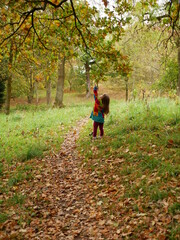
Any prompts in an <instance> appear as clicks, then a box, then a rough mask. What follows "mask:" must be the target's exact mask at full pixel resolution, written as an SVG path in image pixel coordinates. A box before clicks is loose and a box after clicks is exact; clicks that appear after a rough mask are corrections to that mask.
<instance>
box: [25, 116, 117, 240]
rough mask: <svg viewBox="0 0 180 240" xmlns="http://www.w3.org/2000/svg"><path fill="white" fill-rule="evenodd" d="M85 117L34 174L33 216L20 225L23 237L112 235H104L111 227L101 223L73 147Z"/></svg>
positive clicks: (66, 238)
mask: <svg viewBox="0 0 180 240" xmlns="http://www.w3.org/2000/svg"><path fill="white" fill-rule="evenodd" d="M87 120H88V119H84V120H83V121H81V122H79V123H78V124H77V127H75V128H72V129H71V131H70V132H69V133H68V134H67V135H66V137H65V140H64V143H63V144H62V147H61V151H60V152H59V154H58V155H57V156H56V157H54V158H47V159H45V160H44V163H45V171H44V172H42V173H41V175H40V176H36V177H37V184H38V185H39V186H41V189H39V190H40V192H39V201H38V202H37V204H36V206H35V207H34V208H35V211H36V216H35V217H34V218H33V219H34V220H33V221H32V222H31V223H30V226H29V227H27V228H26V229H23V231H24V232H22V234H23V237H24V238H25V239H41V240H42V239H43V240H46V239H58V240H73V239H74V240H78V239H79V240H80V239H82V240H86V239H92V240H93V239H97V240H101V239H113V238H111V237H110V236H109V237H108V238H107V234H108V232H109V231H110V232H111V230H110V229H108V226H105V225H104V222H103V217H102V214H101V212H97V211H96V208H95V203H93V200H92V197H91V196H90V194H89V190H88V185H87V183H86V179H87V176H86V174H85V173H84V171H83V169H82V168H81V163H82V159H80V158H79V156H78V153H77V150H76V140H77V138H78V136H79V131H80V130H81V128H82V127H83V126H84V124H86V123H87ZM108 235H109V234H108Z"/></svg>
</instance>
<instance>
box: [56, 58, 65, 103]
mask: <svg viewBox="0 0 180 240" xmlns="http://www.w3.org/2000/svg"><path fill="white" fill-rule="evenodd" d="M64 78H65V57H60V54H59V61H58V80H57V88H56V98H55V103H54V105H55V106H56V107H63V91H64Z"/></svg>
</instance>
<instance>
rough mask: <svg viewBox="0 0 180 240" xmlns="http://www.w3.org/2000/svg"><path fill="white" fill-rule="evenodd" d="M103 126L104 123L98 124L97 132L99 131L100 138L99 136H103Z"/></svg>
mask: <svg viewBox="0 0 180 240" xmlns="http://www.w3.org/2000/svg"><path fill="white" fill-rule="evenodd" d="M103 126H104V123H99V130H100V136H101V137H102V136H103V135H104V129H103Z"/></svg>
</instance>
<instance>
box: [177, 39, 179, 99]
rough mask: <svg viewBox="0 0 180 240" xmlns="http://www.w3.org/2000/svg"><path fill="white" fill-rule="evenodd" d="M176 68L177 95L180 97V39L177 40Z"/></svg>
mask: <svg viewBox="0 0 180 240" xmlns="http://www.w3.org/2000/svg"><path fill="white" fill-rule="evenodd" d="M178 67H179V74H178V84H177V95H178V96H179V97H180V39H178Z"/></svg>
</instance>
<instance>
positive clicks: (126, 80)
mask: <svg viewBox="0 0 180 240" xmlns="http://www.w3.org/2000/svg"><path fill="white" fill-rule="evenodd" d="M125 83H126V102H127V101H128V90H129V89H128V87H129V86H128V78H126V79H125Z"/></svg>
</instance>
